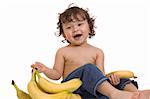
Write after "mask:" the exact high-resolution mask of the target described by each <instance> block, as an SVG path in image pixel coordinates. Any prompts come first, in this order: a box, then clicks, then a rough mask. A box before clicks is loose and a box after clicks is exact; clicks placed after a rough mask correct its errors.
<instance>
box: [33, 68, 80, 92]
mask: <svg viewBox="0 0 150 99" xmlns="http://www.w3.org/2000/svg"><path fill="white" fill-rule="evenodd" d="M36 74H37V76H38V81H37V83H38V85H39V86H40V87H41V88H42V89H43V90H44V91H45V92H47V93H59V92H61V91H69V92H73V91H75V90H77V89H78V88H79V87H80V86H81V84H82V82H81V80H80V79H78V78H74V79H71V80H69V81H67V82H64V83H60V84H58V83H53V82H50V81H48V80H47V79H45V78H44V77H41V75H40V73H39V72H38V71H36Z"/></svg>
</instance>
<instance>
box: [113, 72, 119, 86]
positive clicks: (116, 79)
mask: <svg viewBox="0 0 150 99" xmlns="http://www.w3.org/2000/svg"><path fill="white" fill-rule="evenodd" d="M114 79H115V84H116V85H117V84H119V83H120V78H119V77H118V75H115V74H114Z"/></svg>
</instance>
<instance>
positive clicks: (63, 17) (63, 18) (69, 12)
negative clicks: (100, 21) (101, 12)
mask: <svg viewBox="0 0 150 99" xmlns="http://www.w3.org/2000/svg"><path fill="white" fill-rule="evenodd" d="M78 15H80V16H81V17H82V18H83V20H87V22H88V24H89V28H90V33H89V38H91V37H93V36H94V35H95V30H94V23H95V19H94V18H92V17H90V15H89V13H88V11H87V10H84V9H82V8H79V7H77V6H73V7H70V8H68V9H66V10H65V11H64V12H63V13H60V14H59V21H58V23H57V29H58V30H59V34H58V36H61V35H62V36H64V32H63V28H62V24H63V23H66V22H72V21H73V19H72V18H75V19H76V20H80V19H79V18H78Z"/></svg>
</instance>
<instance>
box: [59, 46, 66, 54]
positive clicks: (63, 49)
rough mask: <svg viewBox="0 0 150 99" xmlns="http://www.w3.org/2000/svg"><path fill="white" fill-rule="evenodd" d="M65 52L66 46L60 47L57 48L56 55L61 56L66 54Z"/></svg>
mask: <svg viewBox="0 0 150 99" xmlns="http://www.w3.org/2000/svg"><path fill="white" fill-rule="evenodd" d="M67 50H68V47H67V46H65V47H61V48H59V49H58V50H57V52H56V54H60V55H63V54H65V53H66V52H67Z"/></svg>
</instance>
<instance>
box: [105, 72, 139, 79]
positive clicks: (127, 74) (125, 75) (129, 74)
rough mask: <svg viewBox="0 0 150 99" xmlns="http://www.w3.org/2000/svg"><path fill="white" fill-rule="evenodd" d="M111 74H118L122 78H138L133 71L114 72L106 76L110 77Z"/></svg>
mask: <svg viewBox="0 0 150 99" xmlns="http://www.w3.org/2000/svg"><path fill="white" fill-rule="evenodd" d="M111 74H116V75H118V76H119V77H120V78H137V77H136V76H134V73H133V72H132V71H128V70H118V71H113V72H110V73H108V74H106V76H107V77H109V76H110V75H111Z"/></svg>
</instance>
